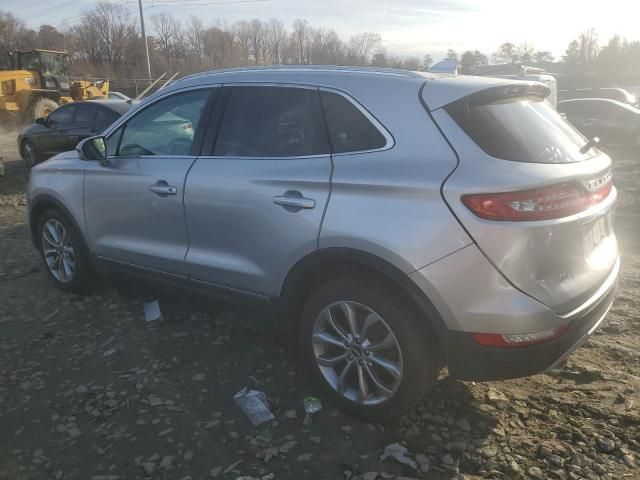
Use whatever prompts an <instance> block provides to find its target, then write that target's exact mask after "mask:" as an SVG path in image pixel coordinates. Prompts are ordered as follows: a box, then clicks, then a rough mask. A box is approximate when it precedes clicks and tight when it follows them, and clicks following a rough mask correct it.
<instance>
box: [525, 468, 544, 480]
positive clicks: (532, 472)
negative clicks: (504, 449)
mask: <svg viewBox="0 0 640 480" xmlns="http://www.w3.org/2000/svg"><path fill="white" fill-rule="evenodd" d="M527 474H528V475H529V476H530V477H531V478H535V479H536V480H538V479H540V480H543V479H544V472H543V471H542V469H541V468H539V467H535V466H534V467H529V468H528V469H527Z"/></svg>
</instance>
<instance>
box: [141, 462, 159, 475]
mask: <svg viewBox="0 0 640 480" xmlns="http://www.w3.org/2000/svg"><path fill="white" fill-rule="evenodd" d="M142 468H143V470H144V473H146V474H147V475H149V476H151V475H153V472H155V471H156V464H155V463H151V462H146V463H143V464H142Z"/></svg>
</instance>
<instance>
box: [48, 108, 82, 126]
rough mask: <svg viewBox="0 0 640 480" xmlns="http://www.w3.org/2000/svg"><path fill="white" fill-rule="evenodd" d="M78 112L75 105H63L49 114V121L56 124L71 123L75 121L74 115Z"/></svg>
mask: <svg viewBox="0 0 640 480" xmlns="http://www.w3.org/2000/svg"><path fill="white" fill-rule="evenodd" d="M75 111H76V106H75V105H63V106H62V107H58V108H56V109H55V110H54V111H53V112H51V113H50V114H49V117H48V118H49V121H52V122H55V123H70V122H71V121H72V120H73V114H74V113H75Z"/></svg>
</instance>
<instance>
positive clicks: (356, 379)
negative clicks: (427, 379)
mask: <svg viewBox="0 0 640 480" xmlns="http://www.w3.org/2000/svg"><path fill="white" fill-rule="evenodd" d="M313 351H314V352H313V353H314V355H315V360H316V365H317V366H318V368H319V370H320V372H321V373H322V375H323V377H324V379H325V380H326V382H327V383H328V384H329V385H330V386H331V388H333V389H334V390H335V391H336V392H337V393H338V394H340V395H342V396H343V397H345V398H348V399H349V400H351V401H353V402H356V403H358V404H364V405H375V404H378V403H382V402H384V401H385V400H387V399H389V398H391V397H392V396H393V394H394V393H395V392H396V391H397V390H398V386H399V385H400V382H401V381H402V351H401V349H400V345H399V344H398V339H397V338H396V336H395V335H394V334H393V331H392V330H391V327H389V325H388V324H387V322H385V321H384V320H383V319H382V317H381V316H380V315H378V314H377V313H375V312H374V311H373V310H371V309H370V308H369V307H367V306H365V305H362V304H360V303H357V302H346V301H342V302H336V303H332V304H331V305H328V306H327V307H325V308H324V309H323V310H322V311H321V312H320V314H319V315H318V317H317V318H316V321H315V322H314V325H313Z"/></svg>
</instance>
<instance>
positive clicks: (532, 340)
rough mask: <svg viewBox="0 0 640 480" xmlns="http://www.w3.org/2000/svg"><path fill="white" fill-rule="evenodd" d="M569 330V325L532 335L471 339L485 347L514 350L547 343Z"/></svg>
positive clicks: (486, 335) (479, 335)
mask: <svg viewBox="0 0 640 480" xmlns="http://www.w3.org/2000/svg"><path fill="white" fill-rule="evenodd" d="M568 328H569V324H568V323H567V324H564V325H560V326H559V327H555V328H550V329H548V330H542V331H540V332H534V333H523V334H508V335H501V334H499V333H474V334H472V335H473V339H474V340H475V341H476V343H479V344H480V345H482V346H485V347H499V348H515V347H529V346H531V345H537V344H539V343H544V342H548V341H550V340H554V339H556V338H558V337H559V336H561V335H562V334H563V333H564V332H566V331H567V329H568Z"/></svg>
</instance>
